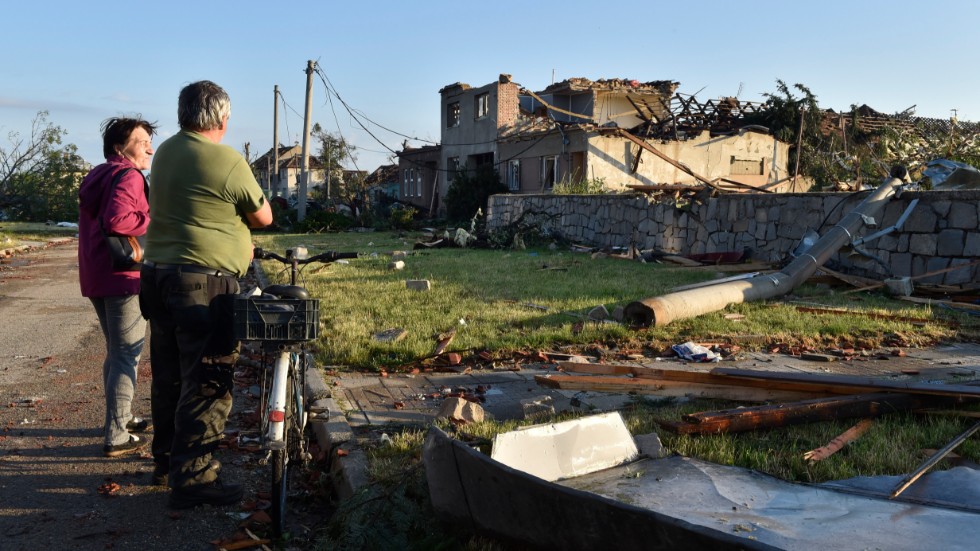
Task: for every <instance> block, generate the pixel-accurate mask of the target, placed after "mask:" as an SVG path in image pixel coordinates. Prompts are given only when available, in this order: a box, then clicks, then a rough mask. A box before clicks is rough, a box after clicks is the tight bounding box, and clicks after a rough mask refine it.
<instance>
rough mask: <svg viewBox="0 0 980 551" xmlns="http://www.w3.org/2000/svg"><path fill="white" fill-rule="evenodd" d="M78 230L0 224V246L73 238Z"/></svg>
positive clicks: (37, 224) (38, 225)
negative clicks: (56, 238)
mask: <svg viewBox="0 0 980 551" xmlns="http://www.w3.org/2000/svg"><path fill="white" fill-rule="evenodd" d="M76 234H78V228H62V227H59V226H55V225H53V224H45V223H43V222H0V246H2V247H16V246H18V245H20V244H22V243H24V242H26V241H42V242H46V241H48V240H49V239H51V238H53V237H74V236H75V235H76Z"/></svg>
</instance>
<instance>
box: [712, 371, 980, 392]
mask: <svg viewBox="0 0 980 551" xmlns="http://www.w3.org/2000/svg"><path fill="white" fill-rule="evenodd" d="M711 373H712V374H714V375H723V376H726V377H729V378H739V379H741V378H745V379H748V380H755V381H765V382H769V383H777V382H778V383H795V384H798V385H800V386H798V387H796V388H797V389H798V390H803V389H807V388H809V389H811V390H812V391H813V392H830V393H835V394H855V393H856V392H853V391H857V393H860V392H905V393H908V394H926V395H931V396H950V397H954V398H966V399H980V387H976V386H968V385H951V384H944V385H937V384H930V383H919V382H914V381H897V380H887V379H876V378H872V377H856V376H852V375H817V374H812V373H788V372H785V371H780V372H775V371H758V370H751V369H732V368H728V367H716V368H715V369H712V370H711ZM780 388H782V387H780ZM847 389H851V392H848V391H847Z"/></svg>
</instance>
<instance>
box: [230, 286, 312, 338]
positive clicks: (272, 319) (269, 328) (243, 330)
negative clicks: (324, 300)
mask: <svg viewBox="0 0 980 551" xmlns="http://www.w3.org/2000/svg"><path fill="white" fill-rule="evenodd" d="M319 329H320V301H318V300H316V299H310V300H300V299H294V298H284V299H280V298H275V299H271V298H264V297H262V296H261V295H260V296H255V297H238V298H236V299H235V338H236V339H238V340H245V341H310V340H314V339H316V338H317V335H318V334H319Z"/></svg>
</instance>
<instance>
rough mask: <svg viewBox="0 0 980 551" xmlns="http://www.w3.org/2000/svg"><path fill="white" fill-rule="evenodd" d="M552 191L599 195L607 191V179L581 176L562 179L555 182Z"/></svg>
mask: <svg viewBox="0 0 980 551" xmlns="http://www.w3.org/2000/svg"><path fill="white" fill-rule="evenodd" d="M551 193H554V194H555V195H599V194H602V193H606V179H605V178H591V179H585V178H580V179H578V180H562V181H561V182H558V183H557V184H555V187H554V188H552V190H551Z"/></svg>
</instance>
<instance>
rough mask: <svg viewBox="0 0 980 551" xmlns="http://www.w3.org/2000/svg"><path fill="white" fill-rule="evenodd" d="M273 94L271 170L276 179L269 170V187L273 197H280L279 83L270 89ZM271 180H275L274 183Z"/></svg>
mask: <svg viewBox="0 0 980 551" xmlns="http://www.w3.org/2000/svg"><path fill="white" fill-rule="evenodd" d="M272 93H273V95H274V96H275V98H274V100H275V101H274V102H273V103H274V105H273V109H272V166H273V167H275V168H273V169H272V170H275V171H276V179H275V180H272V171H271V170H270V171H269V187H270V189H271V190H272V196H273V197H281V196H282V190H281V189H279V85H278V84H276V85H275V87H273V89H272ZM272 182H275V183H274V184H273V183H272Z"/></svg>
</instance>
